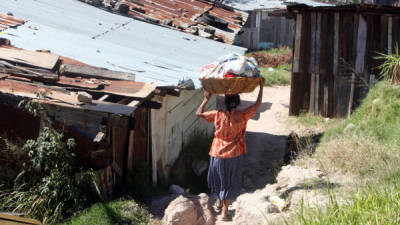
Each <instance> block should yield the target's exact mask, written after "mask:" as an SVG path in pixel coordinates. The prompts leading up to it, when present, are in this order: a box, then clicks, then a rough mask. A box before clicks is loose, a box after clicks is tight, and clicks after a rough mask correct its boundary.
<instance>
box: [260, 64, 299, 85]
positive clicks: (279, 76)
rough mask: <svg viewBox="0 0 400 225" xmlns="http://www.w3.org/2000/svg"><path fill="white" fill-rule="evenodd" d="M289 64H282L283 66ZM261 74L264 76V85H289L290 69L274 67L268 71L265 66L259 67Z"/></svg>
mask: <svg viewBox="0 0 400 225" xmlns="http://www.w3.org/2000/svg"><path fill="white" fill-rule="evenodd" d="M285 67H289V66H283V68H285ZM260 71H261V76H262V77H264V78H265V85H266V86H274V85H289V84H290V79H291V73H290V71H288V70H286V69H280V68H279V67H278V69H274V70H273V71H269V70H268V69H267V68H260Z"/></svg>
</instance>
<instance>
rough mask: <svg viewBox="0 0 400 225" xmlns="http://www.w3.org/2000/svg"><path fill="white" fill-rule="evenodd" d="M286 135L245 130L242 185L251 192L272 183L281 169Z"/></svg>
mask: <svg viewBox="0 0 400 225" xmlns="http://www.w3.org/2000/svg"><path fill="white" fill-rule="evenodd" d="M286 142H287V136H286V135H273V134H268V133H262V132H246V143H247V153H246V155H245V157H244V165H243V166H244V168H243V179H244V180H243V187H244V188H245V189H246V191H248V192H251V191H254V190H256V189H260V188H264V187H265V185H267V184H271V183H274V182H275V181H276V175H277V174H278V173H279V171H280V170H281V167H282V165H283V158H284V155H285V150H286Z"/></svg>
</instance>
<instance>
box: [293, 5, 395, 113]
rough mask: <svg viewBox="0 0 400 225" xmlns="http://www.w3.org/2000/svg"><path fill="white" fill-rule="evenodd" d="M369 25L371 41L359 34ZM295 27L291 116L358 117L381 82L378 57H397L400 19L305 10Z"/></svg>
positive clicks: (391, 16)
mask: <svg viewBox="0 0 400 225" xmlns="http://www.w3.org/2000/svg"><path fill="white" fill-rule="evenodd" d="M361 20H362V21H361ZM363 21H365V22H366V28H367V31H366V41H365V40H364V41H363V38H364V37H365V36H364V35H361V36H360V35H359V33H360V32H362V31H363V28H361V29H359V24H360V23H362V22H363ZM294 23H295V24H294V28H295V31H294V34H295V35H294V38H293V46H294V47H293V49H294V53H293V70H292V86H291V97H290V107H289V114H290V115H298V114H300V113H302V112H310V113H314V114H317V115H322V116H324V117H345V116H346V115H348V113H351V112H353V111H354V109H355V108H356V107H358V106H359V105H360V104H361V103H362V100H363V99H364V98H365V96H366V94H367V93H368V90H369V87H370V86H372V85H373V84H374V83H375V80H376V79H377V78H378V74H379V70H378V69H377V66H379V65H380V64H381V63H382V62H381V61H379V60H377V59H376V58H375V57H376V56H377V55H378V52H382V53H387V52H394V49H395V48H397V46H398V43H400V33H399V28H400V17H399V16H397V15H388V14H382V15H378V14H367V13H362V14H360V13H356V12H341V11H337V12H334V11H329V12H328V11H323V10H321V11H302V12H299V13H298V14H296V17H295V20H294ZM363 43H364V44H363ZM365 43H366V44H365ZM357 57H358V58H359V60H358V63H356V59H357ZM356 64H357V65H358V69H357V71H358V73H356V68H355V66H356ZM352 77H353V78H354V79H353V80H352Z"/></svg>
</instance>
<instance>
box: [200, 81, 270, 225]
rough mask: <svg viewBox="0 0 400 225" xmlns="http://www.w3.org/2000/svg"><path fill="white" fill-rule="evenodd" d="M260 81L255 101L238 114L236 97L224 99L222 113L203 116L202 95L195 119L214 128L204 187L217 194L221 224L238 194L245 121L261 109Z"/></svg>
mask: <svg viewBox="0 0 400 225" xmlns="http://www.w3.org/2000/svg"><path fill="white" fill-rule="evenodd" d="M263 86H264V79H262V80H261V81H260V90H259V93H258V97H257V100H256V102H255V104H253V105H252V106H250V107H248V108H246V109H244V110H242V111H239V110H236V107H237V106H238V105H239V104H240V97H239V95H226V96H225V106H226V110H212V111H207V112H204V109H205V107H206V105H207V103H208V101H209V100H210V98H211V93H209V92H207V91H204V100H203V102H202V103H201V105H200V107H199V109H198V110H197V112H196V115H197V116H199V117H202V118H204V119H205V120H206V121H207V122H210V123H211V122H213V123H214V125H215V133H214V140H213V142H212V145H211V149H210V153H209V155H210V167H209V170H208V177H207V181H208V187H209V188H210V189H211V192H212V193H215V194H217V196H218V200H217V208H218V209H221V208H222V215H223V218H222V219H223V220H224V221H228V220H231V216H230V215H229V214H228V206H229V204H230V203H231V201H232V200H234V199H235V198H236V197H237V196H238V195H239V194H240V191H241V188H242V165H243V154H244V153H246V142H245V133H246V125H247V121H248V120H249V119H251V118H252V117H253V116H254V115H255V113H256V111H257V108H258V107H259V106H260V105H261V100H262V93H263Z"/></svg>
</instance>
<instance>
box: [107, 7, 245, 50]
mask: <svg viewBox="0 0 400 225" xmlns="http://www.w3.org/2000/svg"><path fill="white" fill-rule="evenodd" d="M121 4H126V5H128V6H129V8H130V10H129V12H128V14H129V15H130V16H133V17H134V18H139V19H143V20H145V21H151V22H155V23H159V24H161V25H164V26H167V27H170V28H175V29H179V30H181V31H183V32H187V33H193V34H196V35H207V36H208V35H209V34H208V33H204V31H205V30H206V28H207V26H212V27H213V28H214V29H215V34H214V35H212V36H210V37H209V38H211V39H214V40H220V41H223V42H225V43H228V44H233V42H234V39H235V36H236V34H237V33H238V32H239V31H240V29H241V28H242V26H243V25H244V23H245V22H246V20H247V13H245V12H241V11H237V10H234V9H231V8H226V7H221V6H216V5H215V4H214V2H213V1H206V0H193V1H192V0H134V1H132V0H123V1H120V3H119V4H117V5H116V7H114V8H115V9H116V8H118V7H120V5H121ZM204 14H208V15H211V16H215V17H217V18H219V19H222V20H223V21H224V24H226V25H227V27H226V28H225V26H224V27H222V28H221V27H220V26H222V25H223V24H213V21H214V20H213V19H212V20H213V21H204V20H202V19H203V17H204V16H206V15H204ZM225 22H226V23H225ZM199 30H200V32H197V31H199ZM201 31H203V32H201Z"/></svg>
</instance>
